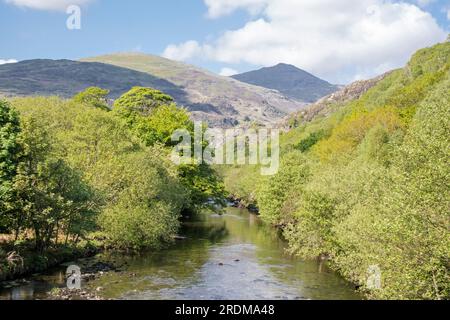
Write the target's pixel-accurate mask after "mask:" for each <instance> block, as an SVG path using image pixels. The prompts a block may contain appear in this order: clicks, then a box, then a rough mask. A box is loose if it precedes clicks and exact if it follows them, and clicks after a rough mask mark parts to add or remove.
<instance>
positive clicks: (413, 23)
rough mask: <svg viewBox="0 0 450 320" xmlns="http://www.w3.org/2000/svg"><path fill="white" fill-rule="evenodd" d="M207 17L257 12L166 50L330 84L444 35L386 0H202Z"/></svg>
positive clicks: (371, 70) (410, 8)
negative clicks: (283, 69)
mask: <svg viewBox="0 0 450 320" xmlns="http://www.w3.org/2000/svg"><path fill="white" fill-rule="evenodd" d="M204 1H205V3H206V5H207V6H208V9H209V10H208V15H209V16H210V17H220V16H223V15H226V14H230V13H232V12H233V11H235V10H248V12H250V13H253V14H254V13H255V12H256V10H260V11H261V13H260V14H259V16H258V17H257V18H253V19H251V20H250V21H248V22H247V23H246V24H245V25H244V26H243V27H242V28H240V29H237V30H229V31H226V32H225V33H223V34H222V35H221V36H219V37H218V38H216V39H215V40H213V41H208V42H205V43H199V42H197V41H192V40H191V41H188V42H185V43H182V44H179V45H174V44H172V45H170V46H168V47H167V48H166V50H165V52H164V56H166V57H168V58H170V59H175V60H182V61H186V60H189V59H193V58H203V59H208V60H212V61H217V62H221V63H230V64H237V63H249V64H253V65H258V66H259V65H263V66H271V65H275V64H277V63H279V62H284V63H289V64H293V65H296V66H298V67H300V68H303V69H306V70H307V71H310V72H313V73H315V74H317V75H319V76H321V77H324V78H325V79H327V80H331V81H334V82H338V83H341V82H348V81H351V80H352V79H353V78H355V77H356V76H357V75H364V76H366V77H371V76H374V75H376V74H377V73H380V72H384V71H387V68H388V67H389V68H392V67H400V66H402V65H403V64H404V63H405V62H406V61H407V59H408V58H409V56H410V55H411V54H412V53H413V52H415V51H416V50H418V49H420V48H423V47H426V46H429V45H432V44H434V43H437V42H439V41H443V40H444V39H445V38H446V36H447V33H446V32H445V31H444V30H442V29H441V28H440V27H439V26H438V24H437V22H436V20H435V19H434V18H433V17H432V16H431V14H430V13H428V12H425V11H423V10H422V9H420V8H419V7H418V6H416V5H413V4H408V3H405V2H398V3H397V2H393V1H384V0H342V1H335V0H240V1H235V0H204Z"/></svg>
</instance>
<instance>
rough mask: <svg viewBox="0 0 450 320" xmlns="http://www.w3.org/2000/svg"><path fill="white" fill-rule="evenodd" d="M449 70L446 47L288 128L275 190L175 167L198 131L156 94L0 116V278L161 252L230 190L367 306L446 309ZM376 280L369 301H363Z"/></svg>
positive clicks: (250, 172)
mask: <svg viewBox="0 0 450 320" xmlns="http://www.w3.org/2000/svg"><path fill="white" fill-rule="evenodd" d="M449 70H450V43H448V42H447V43H443V44H439V45H436V46H434V47H432V48H427V49H423V50H421V51H419V52H418V53H416V54H415V55H414V57H413V58H412V59H411V61H410V62H409V63H408V65H407V66H406V67H405V68H404V69H401V70H395V71H393V72H391V73H390V74H389V75H387V76H386V77H384V78H383V80H381V81H380V82H378V84H377V85H376V86H375V87H373V88H372V89H370V90H369V91H368V92H367V93H365V94H364V95H363V96H362V97H360V98H358V99H356V100H353V101H350V102H346V103H340V104H332V105H330V106H328V107H329V110H330V111H329V112H328V115H327V116H320V115H319V116H318V117H315V118H314V119H312V120H311V119H303V118H302V116H301V115H295V119H292V123H294V124H296V125H295V126H294V128H292V130H290V131H289V132H287V133H285V134H283V135H282V137H281V167H280V171H279V173H278V174H277V175H275V176H272V177H262V176H260V175H259V168H258V167H257V166H235V167H220V168H217V169H216V168H211V167H209V166H207V165H200V164H193V165H189V166H186V165H184V166H175V165H174V164H173V163H172V162H170V161H169V154H170V151H171V148H172V145H171V141H170V136H171V133H172V132H173V130H175V129H179V128H186V129H187V130H189V131H192V130H193V124H192V122H191V120H189V114H188V113H187V112H186V111H185V110H184V109H181V108H178V107H177V106H176V105H175V104H174V103H173V100H172V98H171V97H170V96H168V95H166V94H164V93H162V92H159V91H156V90H153V89H149V88H141V87H136V88H133V89H132V90H131V91H129V92H128V93H126V94H124V95H123V96H122V97H120V98H119V99H117V100H116V102H115V106H114V108H113V109H112V111H111V109H110V108H109V107H108V105H107V102H106V96H107V94H108V92H107V91H105V90H103V89H100V88H89V89H87V90H86V91H84V92H82V93H80V94H78V95H77V96H75V97H74V98H73V99H70V100H62V99H59V98H56V97H50V98H43V97H35V98H16V99H12V100H10V101H9V102H6V101H2V102H1V103H0V138H1V140H0V206H1V207H0V212H1V213H2V214H1V216H0V228H1V232H0V233H4V234H7V236H6V238H5V241H6V244H3V245H2V246H1V249H0V250H1V251H0V262H1V264H0V274H8V273H15V272H17V270H20V269H21V268H23V266H24V265H27V264H28V265H32V264H35V263H36V261H35V260H33V259H31V258H28V256H27V254H30V253H34V254H36V253H39V257H41V258H40V259H42V257H45V258H44V259H47V260H50V258H48V257H49V256H51V257H54V255H56V256H58V254H59V253H58V252H65V253H66V254H72V251H75V252H77V253H80V252H82V251H83V250H90V249H91V248H92V249H93V250H95V249H96V248H98V247H100V246H101V247H108V248H111V249H122V250H123V249H126V250H128V249H134V250H138V249H141V248H155V249H159V248H161V247H162V246H163V245H164V244H166V243H169V242H170V241H172V239H173V236H174V235H175V234H176V232H177V230H178V228H179V226H180V217H181V215H183V214H193V213H195V212H197V211H199V210H202V209H203V208H204V207H205V204H208V203H213V202H220V201H221V200H222V198H223V195H224V185H225V189H226V190H227V192H228V193H230V194H231V195H232V196H233V197H234V198H237V199H240V200H241V202H242V203H243V204H244V205H247V206H257V207H258V208H259V210H260V214H261V217H262V219H263V220H264V221H266V222H267V223H270V224H272V225H274V226H277V227H279V228H280V229H281V230H282V231H283V235H284V237H285V238H286V240H287V241H288V243H289V250H290V252H291V253H293V254H296V255H299V256H301V257H303V258H306V259H314V258H317V257H322V258H325V259H328V260H329V262H330V265H331V267H333V268H334V269H336V270H337V271H338V272H340V273H341V274H342V275H343V276H344V277H345V278H347V279H349V280H351V281H352V282H354V283H356V284H358V286H360V288H361V291H362V292H364V293H365V294H366V295H367V297H369V298H375V299H448V298H449V297H450V277H449V267H450V265H449V256H450V252H449V251H450V234H449V227H450V225H449V218H450V217H449V207H450V195H449V175H450V172H449V158H450V145H449V139H448V137H449V133H450V123H449V119H450V108H449V106H450V71H449ZM214 169H216V170H217V171H221V172H220V173H221V175H222V176H223V177H224V185H223V183H222V182H221V179H220V176H219V175H218V174H216V171H215V170H214ZM211 200H213V201H211ZM27 258H28V260H27ZM24 259H25V262H24ZM54 259H56V260H57V258H54ZM59 259H61V258H59ZM39 262H40V263H42V264H45V261H39ZM47 264H48V262H47ZM373 266H377V267H378V268H379V269H380V270H381V272H382V274H381V279H382V286H381V288H379V289H373V288H369V287H367V281H366V280H367V275H368V274H367V272H368V270H370V268H371V267H373Z"/></svg>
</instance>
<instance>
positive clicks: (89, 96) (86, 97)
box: [72, 87, 109, 111]
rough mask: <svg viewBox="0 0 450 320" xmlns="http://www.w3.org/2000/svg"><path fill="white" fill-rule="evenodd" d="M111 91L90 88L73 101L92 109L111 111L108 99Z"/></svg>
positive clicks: (77, 95) (76, 96)
mask: <svg viewBox="0 0 450 320" xmlns="http://www.w3.org/2000/svg"><path fill="white" fill-rule="evenodd" d="M108 94H109V90H106V89H102V88H98V87H89V88H87V89H86V90H84V91H82V92H80V93H78V94H76V95H75V96H74V97H73V98H72V99H73V101H74V102H76V103H80V104H85V105H87V106H90V107H94V108H99V109H102V110H106V111H108V110H109V107H108V102H107V97H108Z"/></svg>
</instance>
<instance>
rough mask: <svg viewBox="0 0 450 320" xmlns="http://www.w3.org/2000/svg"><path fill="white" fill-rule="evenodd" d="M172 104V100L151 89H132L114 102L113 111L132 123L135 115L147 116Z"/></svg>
mask: <svg viewBox="0 0 450 320" xmlns="http://www.w3.org/2000/svg"><path fill="white" fill-rule="evenodd" d="M172 102H173V98H172V97H171V96H169V95H167V94H164V93H162V92H161V91H158V90H155V89H152V88H143V87H134V88H132V89H131V90H130V91H128V92H127V93H125V94H123V95H122V96H121V97H120V98H119V99H117V100H116V101H115V102H114V109H115V111H116V112H118V113H119V114H121V115H122V117H124V118H126V119H129V120H130V121H132V117H133V116H134V115H135V114H139V115H144V116H145V115H149V114H150V113H151V112H152V111H153V110H154V109H156V108H157V107H159V106H162V105H168V104H170V103H172Z"/></svg>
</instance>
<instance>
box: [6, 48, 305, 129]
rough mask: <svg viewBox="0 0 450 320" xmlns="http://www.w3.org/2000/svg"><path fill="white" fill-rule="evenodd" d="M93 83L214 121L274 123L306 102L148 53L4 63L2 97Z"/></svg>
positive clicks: (69, 90) (64, 93)
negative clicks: (165, 100)
mask: <svg viewBox="0 0 450 320" xmlns="http://www.w3.org/2000/svg"><path fill="white" fill-rule="evenodd" d="M90 86H98V87H102V88H105V89H108V90H110V91H111V94H110V98H111V99H115V98H117V97H119V96H120V95H121V94H123V93H124V92H126V91H128V90H129V89H131V88H132V87H133V86H144V87H152V88H155V89H158V90H161V91H164V92H166V93H167V94H170V95H171V96H173V97H174V99H175V101H176V102H177V103H178V104H179V105H182V106H185V107H186V108H187V109H188V110H190V111H191V113H192V115H193V118H194V119H196V120H202V121H206V122H208V123H209V124H210V126H218V127H229V126H234V125H238V124H241V125H245V124H246V123H248V124H250V123H252V122H257V123H261V124H275V123H276V121H278V120H280V119H281V118H283V117H284V116H286V115H287V114H288V113H290V112H293V111H298V110H301V109H302V108H304V107H305V104H303V103H301V102H298V101H295V100H292V99H289V98H287V97H285V96H283V95H281V94H280V93H278V92H274V91H272V90H268V89H265V88H260V87H256V86H253V85H249V84H245V83H241V82H239V81H237V80H234V79H231V78H226V77H221V76H218V75H215V74H213V73H210V72H208V71H205V70H202V69H199V68H196V67H194V66H190V65H187V64H183V63H179V62H175V61H171V60H168V59H164V58H161V57H157V56H152V55H144V54H136V53H132V54H114V55H108V56H102V57H95V58H89V59H84V60H82V61H71V60H45V59H39V60H27V61H22V62H18V63H14V64H5V65H0V96H1V95H3V96H30V95H57V96H61V97H63V98H69V97H72V96H73V95H75V94H76V93H78V92H80V91H82V90H84V89H85V88H87V87H90Z"/></svg>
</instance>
